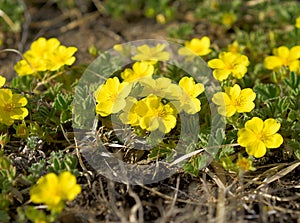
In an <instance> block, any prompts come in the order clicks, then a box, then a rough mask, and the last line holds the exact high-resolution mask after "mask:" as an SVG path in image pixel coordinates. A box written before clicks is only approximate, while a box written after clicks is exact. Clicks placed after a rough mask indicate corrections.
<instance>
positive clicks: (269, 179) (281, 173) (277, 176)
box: [257, 161, 300, 189]
mask: <svg viewBox="0 0 300 223" xmlns="http://www.w3.org/2000/svg"><path fill="white" fill-rule="evenodd" d="M299 165H300V162H299V161H297V162H296V163H294V164H292V165H290V166H288V167H287V168H284V169H283V170H280V171H279V172H278V173H276V174H274V175H272V176H270V177H267V178H265V179H264V181H263V183H262V184H261V185H260V186H259V187H257V189H260V188H262V187H264V186H265V185H267V184H270V183H272V182H273V181H275V180H278V179H280V178H281V177H284V176H285V175H287V174H288V173H290V172H292V171H293V170H294V169H296V168H297V167H298V166H299Z"/></svg>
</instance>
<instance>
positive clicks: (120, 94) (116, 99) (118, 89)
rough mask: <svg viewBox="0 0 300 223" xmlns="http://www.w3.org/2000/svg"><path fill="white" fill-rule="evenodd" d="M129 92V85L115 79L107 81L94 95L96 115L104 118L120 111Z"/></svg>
mask: <svg viewBox="0 0 300 223" xmlns="http://www.w3.org/2000/svg"><path fill="white" fill-rule="evenodd" d="M130 90H131V85H130V84H128V83H126V82H123V83H120V81H119V79H118V78H117V77H114V78H109V79H107V80H106V83H105V84H102V85H100V86H99V87H98V89H97V90H96V91H95V93H94V96H95V99H96V102H97V105H96V113H98V114H100V115H101V116H103V117H105V116H108V115H110V114H112V113H118V112H119V111H121V110H122V109H123V108H124V107H125V105H126V101H125V98H126V97H127V96H128V95H129V93H130Z"/></svg>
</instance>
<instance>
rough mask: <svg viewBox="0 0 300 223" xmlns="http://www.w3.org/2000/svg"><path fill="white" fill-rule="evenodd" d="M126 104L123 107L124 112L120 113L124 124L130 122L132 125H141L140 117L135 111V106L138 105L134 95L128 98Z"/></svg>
mask: <svg viewBox="0 0 300 223" xmlns="http://www.w3.org/2000/svg"><path fill="white" fill-rule="evenodd" d="M125 101H126V105H125V107H124V108H123V110H122V111H123V112H122V113H121V114H120V116H119V118H120V120H121V121H122V122H123V123H124V124H130V125H131V126H139V124H140V117H139V116H138V114H137V113H136V112H135V108H136V106H137V102H138V101H137V99H136V98H134V97H131V96H129V97H127V98H126V100H125Z"/></svg>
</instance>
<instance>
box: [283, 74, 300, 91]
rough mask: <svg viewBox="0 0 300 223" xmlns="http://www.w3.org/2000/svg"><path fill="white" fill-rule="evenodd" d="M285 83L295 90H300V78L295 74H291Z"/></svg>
mask: <svg viewBox="0 0 300 223" xmlns="http://www.w3.org/2000/svg"><path fill="white" fill-rule="evenodd" d="M284 82H285V83H286V84H287V85H288V86H289V87H290V88H292V89H293V90H296V89H299V88H300V76H299V75H297V74H296V73H295V72H291V75H290V77H289V78H285V79H284Z"/></svg>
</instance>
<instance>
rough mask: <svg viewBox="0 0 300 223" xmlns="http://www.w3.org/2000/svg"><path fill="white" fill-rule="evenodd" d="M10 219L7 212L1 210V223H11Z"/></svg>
mask: <svg viewBox="0 0 300 223" xmlns="http://www.w3.org/2000/svg"><path fill="white" fill-rule="evenodd" d="M9 220H10V217H9V215H8V214H7V212H6V211H4V210H0V222H9Z"/></svg>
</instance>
